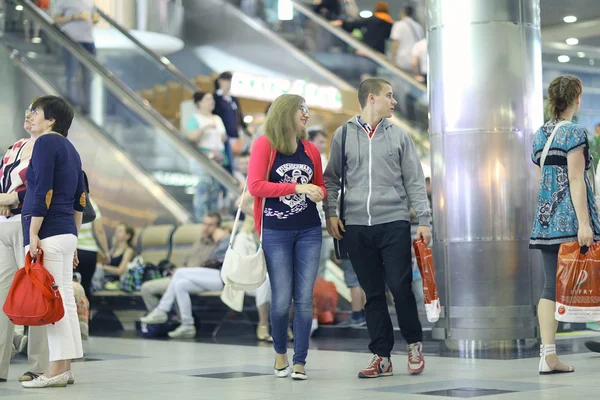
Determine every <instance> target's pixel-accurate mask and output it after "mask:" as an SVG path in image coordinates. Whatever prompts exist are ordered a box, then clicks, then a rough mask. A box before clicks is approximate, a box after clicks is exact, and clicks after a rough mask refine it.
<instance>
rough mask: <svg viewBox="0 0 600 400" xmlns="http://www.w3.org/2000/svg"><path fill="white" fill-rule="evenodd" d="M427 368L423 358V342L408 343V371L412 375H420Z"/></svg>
mask: <svg viewBox="0 0 600 400" xmlns="http://www.w3.org/2000/svg"><path fill="white" fill-rule="evenodd" d="M424 369H425V359H424V358H423V344H421V342H417V343H412V344H409V345H408V372H409V373H410V374H411V375H419V374H420V373H421V372H423V370H424Z"/></svg>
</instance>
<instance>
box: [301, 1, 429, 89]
mask: <svg viewBox="0 0 600 400" xmlns="http://www.w3.org/2000/svg"><path fill="white" fill-rule="evenodd" d="M290 1H291V2H292V3H293V4H294V8H295V9H296V10H297V11H298V12H300V13H301V14H302V15H304V16H305V17H307V18H309V19H311V20H312V21H314V22H315V23H316V24H317V25H319V26H320V27H321V28H323V29H325V30H327V31H329V32H330V33H331V34H333V35H334V36H336V37H337V38H338V39H340V40H341V41H343V42H345V43H346V44H348V45H350V46H352V47H353V48H355V49H357V50H360V51H361V52H362V53H363V54H364V55H366V56H367V58H369V59H370V60H372V61H373V62H376V63H377V64H379V65H380V66H381V67H383V68H385V69H386V70H387V71H390V72H391V73H392V74H393V75H395V76H396V77H397V78H399V79H401V80H403V81H407V82H408V83H410V85H411V86H413V87H414V88H416V89H418V90H419V91H421V92H423V93H426V92H427V87H426V86H425V85H423V84H422V83H421V82H419V81H417V80H416V79H415V78H413V77H412V76H411V75H410V74H407V73H406V72H404V71H402V70H401V69H400V68H398V67H396V66H395V65H394V64H392V63H391V62H389V61H388V60H387V58H386V57H385V56H384V55H383V54H381V53H380V52H378V51H376V50H373V49H372V48H371V47H369V46H367V45H365V44H364V43H363V42H361V41H360V40H358V39H355V38H354V37H352V35H350V34H349V33H348V32H346V31H344V30H343V29H341V28H337V27H335V26H333V25H331V24H330V23H329V22H328V21H327V20H326V19H325V18H323V17H321V16H320V15H318V14H317V13H315V12H314V11H312V10H311V9H310V8H308V7H306V5H304V4H302V3H300V2H299V1H298V0H290Z"/></svg>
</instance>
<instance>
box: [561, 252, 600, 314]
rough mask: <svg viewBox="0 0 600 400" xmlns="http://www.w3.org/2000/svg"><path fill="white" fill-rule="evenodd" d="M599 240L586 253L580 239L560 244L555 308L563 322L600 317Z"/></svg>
mask: <svg viewBox="0 0 600 400" xmlns="http://www.w3.org/2000/svg"><path fill="white" fill-rule="evenodd" d="M599 289H600V243H594V245H592V247H590V248H589V249H588V251H587V252H586V253H585V254H582V251H581V247H579V243H577V242H568V243H563V244H561V245H560V250H559V252H558V267H557V269H556V310H555V313H554V317H555V318H556V320H557V321H561V322H596V321H600V292H599V291H598V290H599Z"/></svg>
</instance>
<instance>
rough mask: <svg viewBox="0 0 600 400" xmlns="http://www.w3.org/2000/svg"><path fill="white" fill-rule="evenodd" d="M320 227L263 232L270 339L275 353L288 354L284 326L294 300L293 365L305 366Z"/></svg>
mask: <svg viewBox="0 0 600 400" xmlns="http://www.w3.org/2000/svg"><path fill="white" fill-rule="evenodd" d="M321 242H322V231H321V226H318V227H315V228H311V229H304V230H297V231H287V230H274V229H265V230H264V232H263V249H264V252H265V259H266V261H267V270H268V271H269V280H270V281H271V292H272V300H271V336H273V347H274V348H275V352H277V354H285V353H287V342H288V338H287V327H288V323H289V312H290V306H291V304H292V299H293V300H294V359H293V363H294V364H301V365H304V364H306V356H307V355H308V341H309V338H310V327H311V324H312V316H313V288H314V286H315V279H317V271H318V270H319V261H320V258H321Z"/></svg>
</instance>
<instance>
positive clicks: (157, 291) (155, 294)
mask: <svg viewBox="0 0 600 400" xmlns="http://www.w3.org/2000/svg"><path fill="white" fill-rule="evenodd" d="M211 215H212V216H211ZM220 227H221V216H220V215H219V214H216V213H208V214H206V215H205V216H204V218H202V234H201V236H200V237H199V238H198V240H196V243H194V245H193V246H192V250H191V251H190V253H189V254H188V255H187V256H186V257H185V258H184V259H183V262H182V263H181V265H177V266H176V268H177V269H180V268H189V267H200V266H202V265H204V264H206V263H207V262H208V260H210V257H211V255H212V254H213V252H214V251H215V249H216V247H217V244H218V242H217V237H218V235H217V234H216V232H217V229H219V228H220ZM173 273H175V269H174V270H172V271H171V274H170V276H167V277H164V278H160V279H153V280H150V281H147V282H144V283H143V284H142V288H141V292H142V298H143V299H144V304H145V305H146V309H147V310H148V311H152V310H154V309H155V308H156V307H157V306H158V303H159V301H160V296H162V295H163V294H164V293H165V292H166V290H167V287H168V286H169V283H170V282H171V278H172V276H173ZM169 311H170V310H169Z"/></svg>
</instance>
